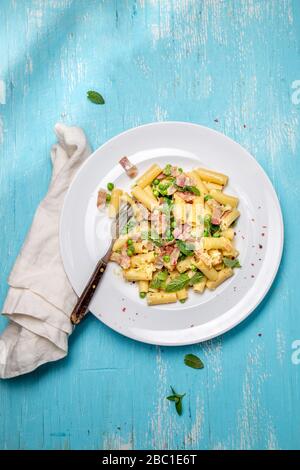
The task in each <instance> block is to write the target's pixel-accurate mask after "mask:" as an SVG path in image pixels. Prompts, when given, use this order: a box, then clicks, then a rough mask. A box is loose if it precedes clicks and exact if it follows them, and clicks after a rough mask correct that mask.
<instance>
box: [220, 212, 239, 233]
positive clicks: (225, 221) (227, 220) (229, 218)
mask: <svg viewBox="0 0 300 470" xmlns="http://www.w3.org/2000/svg"><path fill="white" fill-rule="evenodd" d="M239 216H240V212H239V211H238V210H237V209H233V210H232V211H230V212H228V214H226V215H225V216H223V217H222V220H221V230H227V229H228V228H229V227H230V225H231V224H232V223H233V222H234V221H235V220H236V219H237V218H238V217H239Z"/></svg>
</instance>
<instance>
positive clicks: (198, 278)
mask: <svg viewBox="0 0 300 470" xmlns="http://www.w3.org/2000/svg"><path fill="white" fill-rule="evenodd" d="M202 279H203V274H202V273H200V272H197V273H195V274H194V275H193V277H191V279H190V280H189V285H190V286H193V285H194V284H197V283H198V282H200V281H201V280H202Z"/></svg>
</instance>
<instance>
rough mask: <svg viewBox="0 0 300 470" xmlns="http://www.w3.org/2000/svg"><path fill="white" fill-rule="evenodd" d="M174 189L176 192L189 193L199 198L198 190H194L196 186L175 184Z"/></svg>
mask: <svg viewBox="0 0 300 470" xmlns="http://www.w3.org/2000/svg"><path fill="white" fill-rule="evenodd" d="M175 186H176V188H177V191H181V192H185V191H187V192H189V193H193V194H195V195H196V196H200V191H199V189H198V188H196V186H178V184H175Z"/></svg>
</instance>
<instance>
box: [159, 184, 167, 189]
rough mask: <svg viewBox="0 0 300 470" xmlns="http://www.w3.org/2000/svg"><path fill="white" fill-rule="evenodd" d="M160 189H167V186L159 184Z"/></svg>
mask: <svg viewBox="0 0 300 470" xmlns="http://www.w3.org/2000/svg"><path fill="white" fill-rule="evenodd" d="M158 189H166V184H165V183H159V185H158Z"/></svg>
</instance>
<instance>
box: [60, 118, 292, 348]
mask: <svg viewBox="0 0 300 470" xmlns="http://www.w3.org/2000/svg"><path fill="white" fill-rule="evenodd" d="M123 155H127V156H128V157H129V159H130V161H131V162H132V163H134V164H136V165H137V167H138V169H139V174H141V173H142V172H143V171H144V170H145V169H146V168H147V167H149V165H150V164H152V163H154V162H157V163H158V164H159V165H161V166H164V165H165V164H166V163H169V162H170V163H172V164H175V165H178V166H180V167H183V168H184V169H191V168H193V167H197V166H200V167H207V168H210V169H214V170H216V171H218V172H221V173H225V174H226V175H228V176H229V185H228V188H226V192H228V193H229V194H233V195H237V196H238V197H239V198H240V206H239V210H240V212H241V217H240V219H239V221H238V223H237V226H236V234H237V237H236V239H237V248H238V250H239V251H240V256H239V259H240V262H241V265H242V269H236V270H235V275H234V276H233V277H232V278H230V279H229V280H228V281H226V282H225V283H224V284H222V285H221V286H220V287H219V288H218V289H216V290H215V291H213V292H210V291H207V292H205V293H204V294H203V295H200V294H196V293H193V292H191V295H190V298H189V300H188V301H187V302H186V303H185V304H184V305H183V304H181V303H179V302H178V303H177V304H169V305H165V306H155V307H148V306H147V304H146V301H145V299H144V300H142V299H140V298H139V295H138V289H137V286H136V285H132V284H128V283H125V282H124V281H123V279H122V276H121V275H120V272H119V269H118V268H117V267H116V264H115V263H110V264H109V266H108V268H107V270H106V273H105V276H104V278H103V280H102V283H101V285H100V286H99V287H98V289H97V291H96V293H95V296H94V298H93V300H92V302H91V304H90V311H91V312H92V313H93V314H94V315H95V316H96V317H98V318H99V319H100V320H101V321H102V322H103V323H105V324H106V325H108V326H109V327H110V328H112V329H113V330H115V331H118V332H119V333H122V334H123V335H126V336H128V337H130V338H133V339H136V340H139V341H143V342H146V343H151V344H159V345H170V346H176V345H184V344H192V343H198V342H201V341H205V340H207V339H210V338H213V337H215V336H218V335H220V334H221V333H224V332H226V331H228V330H230V329H231V328H233V327H234V326H236V325H237V324H238V323H240V322H241V321H242V320H243V319H245V318H246V317H247V316H248V315H249V314H250V313H251V312H252V311H253V310H254V309H255V307H257V305H258V304H259V303H260V302H261V301H262V299H263V298H264V296H265V295H266V293H267V292H268V290H269V288H270V286H271V284H272V282H273V280H274V278H275V275H276V272H277V269H278V266H279V263H280V259H281V254H282V247H283V222H282V214H281V210H280V206H279V202H278V199H277V196H276V193H275V191H274V189H273V186H272V184H271V182H270V180H269V178H268V177H267V175H266V174H265V172H264V171H263V169H262V168H261V167H260V165H259V164H258V163H257V162H256V160H255V159H254V158H253V157H252V156H251V155H250V154H249V153H248V152H247V151H246V150H245V149H244V148H242V147H241V146H240V145H239V144H237V143H236V142H234V141H232V140H231V139H229V138H228V137H225V136H224V135H223V134H220V133H219V132H216V131H214V130H212V129H209V128H206V127H203V126H199V125H196V124H190V123H184V122H163V123H153V124H148V125H145V126H141V127H137V128H134V129H130V130H129V131H126V132H124V133H122V134H120V135H118V136H117V137H114V138H113V139H111V140H110V141H108V142H107V143H105V144H104V145H102V147H100V148H99V149H98V150H96V151H95V152H94V153H93V155H91V156H90V157H89V158H88V160H87V161H86V162H85V163H84V164H83V166H82V167H81V168H80V170H79V171H78V173H77V175H76V177H75V179H74V181H73V182H72V184H71V186H70V188H69V191H68V193H67V195H66V198H65V202H64V207H63V211H62V217H61V225H60V247H61V254H62V259H63V263H64V267H65V270H66V273H67V275H68V278H69V280H70V282H71V284H72V286H73V288H74V290H75V291H76V293H77V294H80V293H81V292H82V290H83V288H84V286H85V284H86V282H87V280H88V278H89V276H90V274H91V273H92V271H93V269H94V267H95V265H96V262H97V261H98V260H99V258H100V257H101V256H103V255H104V253H105V251H106V247H107V246H108V245H109V240H108V236H107V235H106V233H107V230H105V228H106V224H107V217H106V216H103V214H101V213H100V212H99V211H98V210H97V207H96V200H97V192H98V189H99V188H100V187H106V184H107V183H108V182H109V181H112V182H114V183H115V186H118V187H120V188H123V189H127V190H129V188H130V185H131V184H132V181H131V180H130V179H129V178H128V177H127V176H126V174H125V173H124V171H123V170H122V168H121V166H120V165H119V164H118V161H119V160H120V158H121V157H122V156H123Z"/></svg>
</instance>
